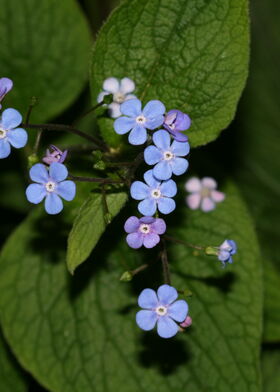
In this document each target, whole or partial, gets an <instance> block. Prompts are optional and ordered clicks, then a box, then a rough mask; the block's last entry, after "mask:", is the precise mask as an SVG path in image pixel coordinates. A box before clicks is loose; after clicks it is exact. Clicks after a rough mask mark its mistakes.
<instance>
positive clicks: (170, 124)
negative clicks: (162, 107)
mask: <svg viewBox="0 0 280 392" xmlns="http://www.w3.org/2000/svg"><path fill="white" fill-rule="evenodd" d="M163 126H164V128H165V129H166V130H167V131H168V132H169V133H171V135H172V136H173V137H174V139H175V140H177V142H187V141H188V137H187V135H184V134H183V133H182V131H186V130H187V129H189V127H190V126H191V119H190V117H189V116H188V115H187V114H186V113H183V112H181V111H180V110H176V109H173V110H170V111H169V112H168V113H167V114H166V116H165V119H164V123H163Z"/></svg>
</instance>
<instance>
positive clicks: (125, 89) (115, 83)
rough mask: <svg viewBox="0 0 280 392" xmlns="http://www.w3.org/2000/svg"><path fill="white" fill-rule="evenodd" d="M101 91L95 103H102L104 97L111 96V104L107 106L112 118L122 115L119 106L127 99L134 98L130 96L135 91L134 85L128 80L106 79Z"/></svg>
mask: <svg viewBox="0 0 280 392" xmlns="http://www.w3.org/2000/svg"><path fill="white" fill-rule="evenodd" d="M103 90H104V91H102V92H101V93H100V94H99V95H98V98H97V102H102V101H103V98H104V96H105V95H109V94H113V102H112V103H110V104H109V105H108V109H109V113H110V116H111V117H113V118H117V117H120V116H121V115H122V113H121V111H120V105H121V104H122V103H123V102H124V101H127V100H129V99H133V98H136V96H135V95H133V94H131V93H132V92H133V91H134V90H135V83H134V82H133V80H131V79H129V78H123V79H121V80H119V79H116V78H108V79H106V80H105V81H104V83H103Z"/></svg>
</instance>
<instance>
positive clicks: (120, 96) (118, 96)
mask: <svg viewBox="0 0 280 392" xmlns="http://www.w3.org/2000/svg"><path fill="white" fill-rule="evenodd" d="M113 100H114V101H115V102H117V103H123V102H124V101H125V96H124V94H122V93H120V92H117V93H115V94H114V96H113Z"/></svg>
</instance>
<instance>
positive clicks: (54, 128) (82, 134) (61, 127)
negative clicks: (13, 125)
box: [21, 123, 109, 151]
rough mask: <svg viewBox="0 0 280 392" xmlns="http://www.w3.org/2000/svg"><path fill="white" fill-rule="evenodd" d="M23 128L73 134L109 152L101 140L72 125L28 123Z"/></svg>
mask: <svg viewBox="0 0 280 392" xmlns="http://www.w3.org/2000/svg"><path fill="white" fill-rule="evenodd" d="M21 126H22V127H25V128H30V129H44V130H47V131H65V132H69V133H73V134H74V135H78V136H80V137H82V138H84V139H86V140H89V141H90V142H92V143H94V144H95V145H96V146H98V147H99V148H100V149H102V150H103V151H108V150H109V149H108V147H107V146H106V145H105V144H104V143H103V142H102V141H100V140H99V139H97V138H95V137H94V136H91V135H89V134H87V133H85V132H83V131H80V130H79V129H76V128H73V127H71V125H65V124H28V123H23V124H21Z"/></svg>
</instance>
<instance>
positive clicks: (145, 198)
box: [130, 170, 177, 216]
mask: <svg viewBox="0 0 280 392" xmlns="http://www.w3.org/2000/svg"><path fill="white" fill-rule="evenodd" d="M144 180H145V181H146V183H147V184H145V183H144V182H141V181H134V182H133V183H132V185H131V188H130V194H131V197H132V198H133V199H135V200H142V201H141V202H140V203H139V204H138V210H139V211H140V212H141V214H143V215H146V216H152V215H154V213H155V212H156V209H157V208H158V209H159V211H160V212H161V213H162V214H170V212H172V211H174V209H175V207H176V204H175V201H174V200H173V199H171V197H173V196H175V195H176V193H177V186H176V183H175V182H174V181H173V180H167V181H162V182H161V181H159V180H157V179H156V178H155V177H154V175H153V170H148V171H147V172H146V173H145V174H144Z"/></svg>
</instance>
